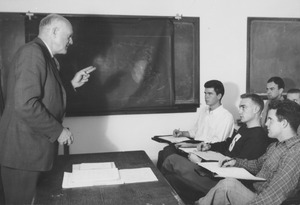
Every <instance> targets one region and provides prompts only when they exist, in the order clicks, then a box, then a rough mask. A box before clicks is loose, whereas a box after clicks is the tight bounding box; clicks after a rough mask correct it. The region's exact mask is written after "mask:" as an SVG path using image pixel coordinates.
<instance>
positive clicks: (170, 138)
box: [159, 136, 191, 143]
mask: <svg viewBox="0 0 300 205" xmlns="http://www.w3.org/2000/svg"><path fill="white" fill-rule="evenodd" d="M159 138H161V139H164V140H167V141H169V142H171V143H179V142H183V141H186V140H191V139H190V138H188V137H174V136H165V137H159Z"/></svg>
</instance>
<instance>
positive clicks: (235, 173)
mask: <svg viewBox="0 0 300 205" xmlns="http://www.w3.org/2000/svg"><path fill="white" fill-rule="evenodd" d="M198 165H199V166H201V167H204V168H206V169H208V170H209V171H211V172H212V173H215V177H231V178H236V179H245V180H255V181H265V179H263V178H260V177H256V176H253V175H252V174H251V173H250V172H248V171H247V170H246V169H244V168H240V167H220V166H219V164H218V162H200V163H198Z"/></svg>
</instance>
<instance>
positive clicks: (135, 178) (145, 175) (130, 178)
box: [120, 167, 158, 184]
mask: <svg viewBox="0 0 300 205" xmlns="http://www.w3.org/2000/svg"><path fill="white" fill-rule="evenodd" d="M120 175H121V179H122V180H124V183H125V184H127V183H139V182H151V181H158V179H157V178H156V176H155V174H154V173H153V172H152V169H151V168H150V167H143V168H136V169H120Z"/></svg>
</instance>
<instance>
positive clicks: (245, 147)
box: [162, 94, 269, 202]
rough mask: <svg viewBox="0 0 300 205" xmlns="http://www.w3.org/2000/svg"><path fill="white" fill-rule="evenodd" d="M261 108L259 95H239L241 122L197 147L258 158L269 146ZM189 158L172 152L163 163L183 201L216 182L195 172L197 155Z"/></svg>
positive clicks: (231, 154)
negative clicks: (217, 139) (234, 129)
mask: <svg viewBox="0 0 300 205" xmlns="http://www.w3.org/2000/svg"><path fill="white" fill-rule="evenodd" d="M263 108H264V102H263V100H262V99H261V98H260V97H259V96H258V95H256V94H243V95H241V102H240V105H239V114H240V120H241V122H242V123H243V125H242V126H241V127H240V128H239V129H238V131H237V132H235V133H234V134H233V137H231V138H228V139H227V140H226V141H224V142H217V143H213V144H210V143H200V144H199V145H198V147H197V149H198V150H200V151H207V150H212V151H217V152H220V153H222V154H224V155H226V156H229V157H239V158H244V159H256V158H258V157H259V156H261V155H262V154H264V153H265V151H266V148H267V146H268V145H269V143H268V142H269V140H268V136H267V133H266V132H265V130H264V129H263V128H262V127H261V124H260V116H261V112H262V110H263ZM189 159H190V160H191V161H192V162H190V161H188V160H187V159H186V158H183V157H181V156H179V155H171V156H169V157H168V158H167V159H166V160H165V162H164V163H163V166H162V173H163V174H164V176H165V177H166V178H167V180H168V181H169V182H170V184H171V185H172V186H173V187H174V189H175V190H176V191H177V193H178V194H179V196H180V197H182V199H183V200H184V201H186V202H191V201H195V200H197V199H199V198H200V197H201V196H203V194H206V193H207V192H208V191H209V190H210V189H211V188H212V187H213V186H214V185H216V184H217V183H218V180H216V179H213V178H210V177H209V176H200V175H199V174H197V173H196V172H195V169H196V170H198V169H201V168H200V167H199V166H198V165H197V164H195V163H196V162H197V161H199V162H200V160H199V157H196V155H195V154H191V155H190V157H189ZM193 162H195V163H193ZM200 171H201V170H200Z"/></svg>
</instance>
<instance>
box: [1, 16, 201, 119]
mask: <svg viewBox="0 0 300 205" xmlns="http://www.w3.org/2000/svg"><path fill="white" fill-rule="evenodd" d="M0 14H1V15H0V20H3V19H1V17H2V16H3V17H5V19H4V20H5V21H6V20H9V19H10V18H13V16H18V17H20V18H24V24H25V28H23V30H22V29H20V30H19V31H18V33H21V34H22V35H24V34H23V32H24V33H25V36H24V37H23V38H24V39H25V42H28V41H30V40H32V39H33V38H35V37H36V36H37V33H38V23H39V20H40V19H41V18H42V17H43V16H45V15H47V14H44V13H8V14H7V13H0ZM61 15H63V16H65V17H66V18H68V19H72V18H73V17H76V18H86V17H87V18H95V19H97V18H102V19H103V18H104V19H105V18H108V19H129V20H130V19H136V20H137V21H143V20H145V21H147V20H149V19H150V20H154V21H156V20H157V21H160V20H163V21H170V22H172V23H173V24H174V28H173V30H177V31H180V32H183V33H184V32H185V33H184V35H185V36H188V37H189V39H184V38H182V36H181V35H178V34H176V33H172V34H171V35H170V36H171V38H172V40H171V43H172V50H171V52H170V56H171V57H172V59H171V62H169V64H170V65H171V70H169V71H168V73H169V74H170V75H169V76H167V79H166V80H168V79H169V80H168V81H170V82H169V83H168V86H170V94H169V95H170V103H169V104H162V105H161V106H157V105H155V106H152V105H151V104H150V103H149V105H150V106H141V107H140V106H132V107H130V108H128V107H125V108H121V107H120V108H118V109H112V110H110V109H108V110H103V109H102V110H101V109H95V110H92V109H90V110H85V109H84V107H85V108H86V107H88V106H79V107H73V108H72V107H71V108H70V106H69V108H68V103H67V113H66V116H99V115H113V114H147V113H176V112H195V111H196V110H197V108H198V107H199V101H200V99H199V84H200V83H199V79H200V72H199V70H200V62H199V61H200V55H199V46H200V45H199V44H200V43H199V27H200V25H199V17H178V16H175V17H174V16H120V15H118V16H115V15H88V14H61ZM28 22H29V23H28ZM7 24H9V22H8V23H7ZM191 25H192V28H191V30H188V31H185V29H182V28H183V27H182V26H187V27H184V28H188V27H190V26H191ZM14 35H16V36H19V35H20V34H18V35H17V34H14ZM5 41H6V39H2V42H5ZM25 42H24V43H25ZM176 42H179V43H177V44H176ZM187 44H189V45H192V47H186V45H187ZM20 45H22V44H20V43H18V45H16V46H18V47H19V46H20ZM182 48H183V49H185V50H183V51H182V50H178V49H182ZM187 48H190V49H187ZM176 49H177V50H176ZM186 51H188V52H189V53H188V54H185V52H186ZM68 53H69V52H68ZM9 57H10V56H9ZM59 57H60V56H58V59H59ZM59 60H60V59H59ZM186 62H191V63H188V64H187V65H189V66H186V64H185V63H186ZM4 64H5V65H7V64H8V62H4ZM6 67H8V66H5V67H4V68H3V69H4V70H6V69H8V68H6ZM62 69H63V68H62ZM62 75H64V74H63V73H62ZM62 77H64V76H62ZM184 77H188V78H187V79H188V80H185V79H184ZM170 79H171V80H170ZM182 79H184V82H182ZM4 87H5V86H4ZM68 98H69V96H68ZM69 99H70V98H69ZM72 101H73V100H72V99H71V100H69V101H68V102H72Z"/></svg>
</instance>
